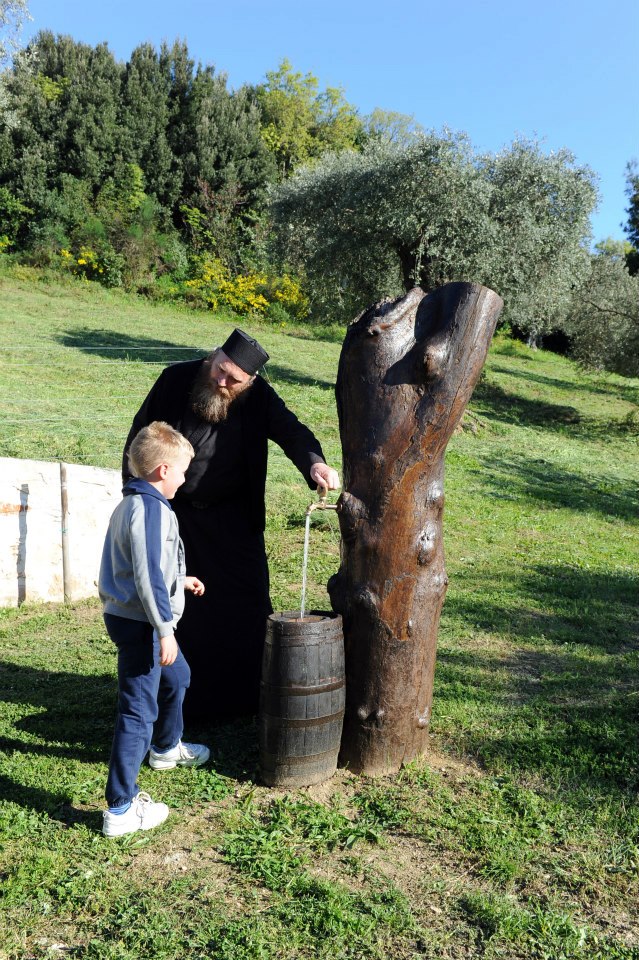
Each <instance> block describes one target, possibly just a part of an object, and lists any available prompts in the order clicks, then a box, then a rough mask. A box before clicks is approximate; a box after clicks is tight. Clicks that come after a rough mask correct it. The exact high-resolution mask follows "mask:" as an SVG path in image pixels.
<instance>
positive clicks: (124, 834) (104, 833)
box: [102, 813, 169, 839]
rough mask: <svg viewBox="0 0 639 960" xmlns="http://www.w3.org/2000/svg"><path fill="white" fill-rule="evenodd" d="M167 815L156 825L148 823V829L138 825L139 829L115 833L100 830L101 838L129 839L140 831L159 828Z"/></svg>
mask: <svg viewBox="0 0 639 960" xmlns="http://www.w3.org/2000/svg"><path fill="white" fill-rule="evenodd" d="M168 816H169V814H168V813H167V815H166V817H163V819H162V820H159V821H158V822H157V823H150V824H149V825H148V827H145V826H144V825H142V824H140V826H139V827H135V828H134V829H133V830H116V831H115V832H113V831H111V830H109V831H107V830H105V829H104V827H103V828H102V836H104V837H109V838H110V839H112V838H114V837H129V836H131V834H132V833H139V831H140V830H155V828H156V827H161V826H162V824H163V823H165V822H166V820H167V819H168Z"/></svg>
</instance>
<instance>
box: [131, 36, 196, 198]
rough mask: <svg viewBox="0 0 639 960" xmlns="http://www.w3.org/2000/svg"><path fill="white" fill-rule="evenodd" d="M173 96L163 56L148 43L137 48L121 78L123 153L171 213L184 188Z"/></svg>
mask: <svg viewBox="0 0 639 960" xmlns="http://www.w3.org/2000/svg"><path fill="white" fill-rule="evenodd" d="M170 96H171V75H170V73H169V71H167V70H166V68H165V65H164V63H163V62H162V61H161V55H160V54H159V53H157V52H156V50H155V49H154V48H153V47H152V46H151V44H148V43H144V44H142V45H141V46H139V47H136V49H135V50H134V51H133V53H132V54H131V59H130V60H129V61H128V63H127V64H126V66H125V68H124V72H123V76H122V86H121V92H120V102H119V117H118V122H119V125H120V127H121V153H122V156H123V157H126V159H127V162H128V163H130V164H135V166H137V167H138V168H139V169H140V170H141V171H142V173H143V175H144V179H145V181H146V183H147V184H148V185H149V193H150V194H151V195H152V196H154V197H155V198H156V200H157V201H158V203H159V204H160V206H161V207H162V208H163V209H164V210H166V211H167V212H168V213H170V211H171V210H172V209H173V208H174V206H175V204H176V203H177V200H178V197H179V196H180V192H181V187H182V177H181V175H180V172H179V170H178V169H177V168H178V165H177V163H176V161H175V157H174V154H173V151H172V149H171V145H170V143H169V135H168V130H169V116H170V110H171V106H170Z"/></svg>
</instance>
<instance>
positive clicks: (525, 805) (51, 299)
mask: <svg viewBox="0 0 639 960" xmlns="http://www.w3.org/2000/svg"><path fill="white" fill-rule="evenodd" d="M235 322H236V321H234V319H233V318H232V317H221V316H214V315H209V314H204V313H196V312H190V311H186V310H185V311H184V312H180V311H176V310H175V309H173V308H171V309H169V308H168V307H165V306H154V305H152V304H149V303H147V302H145V301H143V300H138V299H134V298H131V297H128V296H126V295H125V294H123V293H121V292H118V291H106V290H103V289H102V288H100V287H96V286H94V285H93V284H86V283H84V284H83V283H80V282H72V283H60V282H56V281H53V280H50V281H48V282H47V281H45V280H44V279H42V278H41V277H40V276H39V275H38V274H35V273H34V272H32V271H29V270H28V269H26V268H12V269H8V268H6V267H5V268H0V326H1V331H2V338H1V340H0V344H1V346H0V373H1V376H0V422H1V424H2V430H1V431H0V456H10V457H11V456H13V457H32V458H37V459H56V458H57V459H65V460H67V461H69V462H78V463H90V464H94V465H98V466H107V467H117V466H118V464H119V458H120V454H121V447H122V442H123V439H124V437H125V436H126V433H127V432H128V428H129V425H130V422H131V418H132V415H133V413H134V412H135V410H136V409H137V407H138V406H139V404H140V402H141V400H142V399H143V397H144V396H145V394H146V392H147V390H148V389H149V387H150V386H151V384H152V383H153V381H154V380H155V378H156V377H157V375H158V373H159V371H160V369H161V368H162V366H163V365H165V364H166V363H167V362H169V361H171V360H175V359H186V358H191V357H194V356H200V355H202V352H203V351H205V350H207V349H209V348H210V347H211V346H212V345H215V344H216V343H220V342H221V341H222V340H223V339H224V337H225V336H226V334H227V333H228V332H229V330H230V328H231V327H232V326H233V325H234V324H235ZM240 325H242V324H240ZM247 325H248V326H249V329H251V330H252V331H253V332H255V334H256V335H257V336H258V338H259V339H260V340H261V341H262V342H263V343H264V345H265V346H266V348H267V349H268V350H269V352H270V353H271V355H272V357H273V358H274V359H273V363H272V364H270V365H269V376H270V379H271V381H272V382H273V384H274V386H275V387H276V388H277V389H278V391H279V392H280V393H281V394H282V396H283V397H284V399H285V400H286V401H287V403H288V404H289V405H290V406H291V407H292V408H293V409H294V410H295V411H296V412H297V413H298V414H299V416H300V417H301V419H303V420H304V421H305V422H307V423H308V424H309V425H311V426H312V427H313V428H314V430H315V432H316V433H317V435H318V436H319V438H320V440H321V442H322V444H323V446H324V449H325V452H326V454H327V459H328V460H329V462H333V463H335V464H336V465H338V466H339V462H340V452H339V436H338V431H337V423H336V413H335V403H334V393H333V385H334V380H335V373H336V369H337V362H338V357H339V350H340V343H339V339H338V338H336V337H335V335H334V332H333V333H331V331H319V332H316V335H315V336H310V335H309V334H308V333H306V334H304V333H303V332H302V333H300V331H295V330H289V329H287V328H276V327H273V326H263V327H260V326H259V325H256V324H247ZM446 464H447V476H446V514H445V520H444V535H445V541H446V549H447V567H448V574H449V577H450V586H449V590H448V596H447V600H446V603H445V606H444V612H443V615H442V622H441V629H440V637H439V645H438V666H437V672H436V677H435V699H434V705H433V711H434V713H433V722H432V740H431V747H432V748H431V752H430V753H429V754H428V755H427V756H426V757H424V758H422V759H421V760H420V761H419V762H415V763H413V764H411V765H409V766H408V767H407V768H406V769H405V770H403V771H402V772H401V773H400V774H399V775H398V776H396V777H388V778H381V779H377V780H373V779H367V778H361V777H355V776H353V775H352V774H350V773H349V772H348V771H347V770H341V771H338V774H337V775H336V776H335V777H334V778H333V779H332V780H331V781H329V782H327V783H324V784H320V785H318V786H316V787H310V788H307V789H304V790H300V791H296V792H290V793H284V792H278V791H274V790H272V789H267V788H265V787H262V786H260V785H259V783H258V781H257V748H256V738H257V727H256V724H255V723H254V722H252V721H244V722H237V723H234V724H228V725H226V726H217V727H211V728H201V729H191V730H188V731H187V737H188V738H190V739H202V740H204V741H205V742H207V743H209V744H210V745H211V747H212V763H211V764H210V765H208V766H207V767H205V768H202V769H198V770H178V771H171V772H168V773H167V772H165V773H160V772H154V771H152V770H150V769H149V768H148V767H146V768H145V769H143V771H142V774H141V785H142V788H143V789H146V790H148V791H149V792H150V793H151V794H152V796H153V797H154V799H160V800H164V801H166V802H167V803H168V804H169V805H170V807H171V810H172V812H171V816H170V818H169V820H168V821H167V823H166V824H165V825H163V826H162V827H160V828H159V829H157V830H156V831H153V832H152V833H150V834H148V835H140V834H137V835H133V836H132V837H129V838H126V839H123V840H116V841H114V840H107V839H105V838H103V837H102V835H101V834H100V832H99V830H100V825H101V810H102V806H103V790H104V782H105V778H106V763H107V759H108V752H109V746H110V739H111V735H112V724H113V718H114V710H115V692H116V683H115V653H114V649H113V647H112V645H111V643H110V641H109V640H108V639H107V637H106V636H105V632H104V628H103V625H102V621H101V616H100V609H99V605H98V603H97V602H96V601H95V600H88V601H86V602H83V603H78V604H74V605H70V606H66V607H65V606H62V605H40V606H35V605H28V604H25V605H23V606H22V607H20V608H19V609H2V610H0V750H1V753H0V839H1V841H2V846H1V850H0V897H1V898H2V899H1V902H2V924H1V929H2V934H0V958H1V960H30V958H38V960H40V958H42V960H44V958H52V957H73V958H83V960H98V958H99V960H205V958H206V960H218V958H219V960H275V958H283V960H289V958H291V960H292V958H299V960H306V958H309V960H310V958H315V957H318V958H320V960H323V958H325V960H329V958H331V960H333V958H378V960H383V958H393V960H395V958H397V960H416V958H430V960H440V958H442V960H466V958H467V960H470V958H475V957H482V958H487V960H490V958H508V960H518V958H522V960H524V958H538V960H639V916H638V909H637V904H638V903H639V804H638V788H639V764H638V746H639V744H638V741H639V737H638V733H639V722H638V721H639V679H638V669H637V668H638V666H639V602H638V601H639V577H638V570H639V485H638V478H639V381H637V380H628V379H623V378H620V377H615V376H611V375H604V374H599V373H595V374H585V373H583V372H580V371H579V370H578V369H577V368H576V367H575V366H574V365H573V364H572V363H570V362H569V361H567V360H565V359H562V358H560V357H558V356H555V355H553V354H550V353H545V352H543V351H537V352H533V351H530V350H529V349H528V348H526V347H524V346H523V345H520V344H515V343H513V342H511V341H508V340H506V339H505V338H501V337H498V338H497V339H496V340H495V342H494V344H493V347H492V349H491V353H490V356H489V360H488V363H487V368H486V371H485V373H484V375H483V377H482V380H481V381H480V383H479V385H478V387H477V389H476V391H475V394H474V396H473V399H472V401H471V405H470V409H469V413H468V415H467V416H466V418H465V426H464V429H463V430H461V431H460V432H458V433H457V434H456V435H455V436H454V437H453V438H452V440H451V443H450V445H449V448H448V454H447V458H446ZM267 498H268V504H267V505H268V517H269V519H268V530H267V542H268V551H269V557H270V565H271V578H272V598H273V604H274V607H275V609H290V608H291V607H295V606H296V605H297V604H298V603H299V596H300V580H301V559H302V546H303V524H304V521H303V515H304V510H305V507H306V506H307V504H308V501H309V491H308V489H307V488H306V486H305V484H304V483H303V481H302V479H301V477H299V475H297V474H296V471H295V469H294V468H293V467H292V466H291V465H290V464H289V462H288V461H287V460H286V458H285V457H284V456H283V455H282V454H281V453H280V451H279V450H278V449H277V448H274V449H273V450H272V457H271V463H270V474H269V486H268V492H267ZM338 562H339V537H338V527H337V523H336V518H335V516H334V514H333V513H329V514H326V515H323V514H320V515H318V514H317V513H315V514H314V515H313V530H312V535H311V556H310V569H309V597H310V601H311V602H312V603H313V604H315V605H317V606H323V607H326V606H327V604H328V598H327V595H326V591H325V583H326V581H327V579H328V577H329V576H330V575H331V574H332V573H333V572H334V571H335V570H336V568H337V565H338Z"/></svg>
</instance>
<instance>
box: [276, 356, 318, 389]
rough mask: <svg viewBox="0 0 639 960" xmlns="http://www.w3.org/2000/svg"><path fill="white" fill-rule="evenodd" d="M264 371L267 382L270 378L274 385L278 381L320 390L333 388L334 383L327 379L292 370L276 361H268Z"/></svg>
mask: <svg viewBox="0 0 639 960" xmlns="http://www.w3.org/2000/svg"><path fill="white" fill-rule="evenodd" d="M266 373H267V378H266V379H268V380H269V382H270V381H271V380H272V382H273V385H274V386H275V385H277V383H278V382H284V383H292V384H294V385H295V386H298V387H319V388H320V390H334V389H335V384H334V383H331V382H330V381H329V380H321V379H318V378H317V377H313V376H311V375H310V374H305V373H298V371H297V370H293V369H292V368H291V367H285V366H282V365H281V364H278V363H271V362H270V361H269V363H268V365H267V367H266Z"/></svg>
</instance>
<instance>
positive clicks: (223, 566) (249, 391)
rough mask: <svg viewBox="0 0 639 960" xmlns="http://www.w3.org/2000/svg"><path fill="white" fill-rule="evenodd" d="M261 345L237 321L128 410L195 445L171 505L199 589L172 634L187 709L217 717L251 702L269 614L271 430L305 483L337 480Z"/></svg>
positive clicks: (139, 423) (137, 421)
mask: <svg viewBox="0 0 639 960" xmlns="http://www.w3.org/2000/svg"><path fill="white" fill-rule="evenodd" d="M267 359H268V354H267V353H266V351H265V350H264V349H263V348H262V347H261V346H260V345H259V344H258V343H257V341H255V340H253V339H252V338H251V337H249V336H247V334H245V333H243V331H241V330H234V331H233V333H232V334H231V336H230V337H229V338H228V340H227V341H226V343H225V344H224V345H223V347H221V348H220V349H218V350H216V351H214V352H213V353H212V354H211V355H210V356H209V357H207V358H206V359H205V360H191V361H186V362H184V363H176V364H173V365H172V366H170V367H167V368H166V370H164V371H163V373H161V374H160V376H159V378H158V379H157V381H156V382H155V384H154V386H153V387H152V388H151V391H150V393H149V394H148V396H147V397H146V399H145V401H144V403H143V404H142V406H141V407H140V409H139V411H138V412H137V414H136V415H135V418H134V420H133V426H132V427H131V431H130V433H129V436H128V439H127V442H126V446H125V452H124V459H123V468H122V469H123V476H124V477H125V478H128V477H129V476H130V474H129V469H128V458H127V451H128V448H129V446H130V444H131V441H132V440H133V437H134V436H135V435H136V433H137V432H138V431H139V430H140V429H141V428H142V427H144V426H146V425H147V424H149V423H151V422H152V421H154V420H164V421H165V422H167V423H169V424H170V425H171V426H172V427H175V429H176V430H179V431H180V432H181V433H183V434H184V436H185V437H186V438H187V439H188V440H190V442H191V444H192V445H193V447H194V449H195V457H194V458H193V460H192V462H191V465H190V467H189V469H188V471H187V474H186V481H185V483H184V484H183V486H182V487H180V490H179V492H178V494H177V495H176V497H175V498H174V500H173V501H172V505H173V509H174V510H175V513H176V514H177V517H178V521H179V524H180V536H181V537H182V540H183V541H184V547H185V552H186V562H187V569H188V570H189V571H197V575H198V577H199V578H200V579H201V580H203V581H204V584H205V586H206V592H205V593H204V595H203V596H202V597H198V598H197V599H196V600H195V602H191V601H192V597H191V596H190V595H188V596H187V600H186V607H185V610H184V615H183V617H182V619H181V620H180V623H179V626H178V629H177V631H176V638H177V640H178V643H179V645H180V649H181V650H182V652H183V654H184V656H185V657H186V659H187V661H188V663H189V665H190V667H191V686H190V689H189V690H188V691H187V695H186V699H185V702H184V711H185V716H187V717H188V718H190V719H212V718H221V717H231V716H239V715H242V714H247V713H254V712H256V711H257V707H258V700H259V682H260V673H261V662H262V649H263V644H264V635H265V625H266V617H267V616H268V614H269V613H271V612H272V607H271V601H270V597H269V576H268V564H267V560H266V552H265V548H264V526H265V519H266V512H265V505H264V492H265V486H266V468H267V453H268V447H267V441H268V440H274V441H275V443H277V444H279V446H280V447H281V448H282V450H283V451H284V453H285V454H286V456H287V457H288V458H289V459H290V460H292V462H293V463H294V464H295V466H296V467H297V468H298V470H299V471H300V473H301V474H302V476H303V477H304V479H305V480H306V481H307V483H308V485H309V487H310V488H311V489H314V488H315V487H316V486H317V485H321V486H323V487H327V488H328V489H336V488H337V487H338V486H339V478H338V475H337V473H336V471H335V470H333V469H332V468H331V467H329V466H328V465H327V464H326V462H325V460H324V455H323V453H322V448H321V446H320V444H319V442H318V441H317V439H316V438H315V436H314V435H313V434H312V433H311V431H310V430H309V429H308V427H305V426H304V425H303V424H302V423H300V421H299V420H298V419H297V417H296V416H295V414H294V413H292V412H291V411H290V410H289V409H288V408H287V407H286V405H285V404H284V402H283V400H282V399H281V398H280V397H279V396H278V395H277V393H276V392H275V390H273V388H272V387H271V386H270V385H269V384H268V383H267V382H266V381H265V380H264V379H263V378H262V377H260V376H258V375H257V372H258V370H259V369H261V367H262V366H263V365H264V363H265V362H266V360H267Z"/></svg>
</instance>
